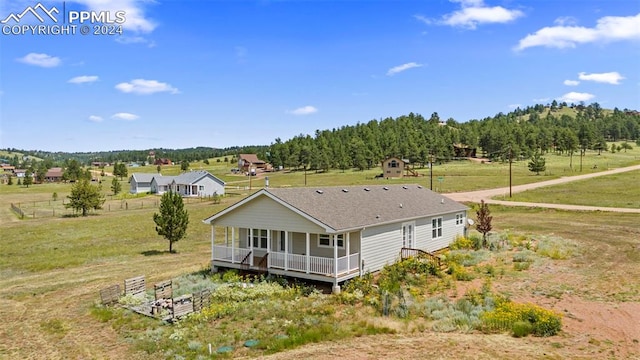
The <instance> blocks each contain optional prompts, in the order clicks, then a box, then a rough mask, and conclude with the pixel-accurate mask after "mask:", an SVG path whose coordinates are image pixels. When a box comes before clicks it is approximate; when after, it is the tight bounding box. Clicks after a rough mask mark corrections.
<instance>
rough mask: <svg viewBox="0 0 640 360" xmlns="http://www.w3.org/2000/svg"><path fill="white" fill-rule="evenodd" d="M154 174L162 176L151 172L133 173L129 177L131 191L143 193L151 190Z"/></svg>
mask: <svg viewBox="0 0 640 360" xmlns="http://www.w3.org/2000/svg"><path fill="white" fill-rule="evenodd" d="M154 176H162V175H159V174H150V173H133V174H131V176H130V177H129V192H130V193H132V194H142V193H147V192H150V191H151V180H153V178H154Z"/></svg>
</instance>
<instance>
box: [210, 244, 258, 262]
mask: <svg viewBox="0 0 640 360" xmlns="http://www.w3.org/2000/svg"><path fill="white" fill-rule="evenodd" d="M250 252H251V250H249V249H243V248H231V247H228V246H220V245H215V246H214V247H213V260H219V261H227V262H230V263H239V262H241V261H242V260H244V258H245V257H247V255H249V253H250Z"/></svg>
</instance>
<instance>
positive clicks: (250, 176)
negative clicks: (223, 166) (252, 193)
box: [249, 162, 253, 190]
mask: <svg viewBox="0 0 640 360" xmlns="http://www.w3.org/2000/svg"><path fill="white" fill-rule="evenodd" d="M251 167H253V163H251V162H250V163H249V190H251V178H252V177H253V175H252V174H251Z"/></svg>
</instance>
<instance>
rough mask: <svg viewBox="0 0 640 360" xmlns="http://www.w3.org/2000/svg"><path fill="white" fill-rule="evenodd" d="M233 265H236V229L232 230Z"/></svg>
mask: <svg viewBox="0 0 640 360" xmlns="http://www.w3.org/2000/svg"><path fill="white" fill-rule="evenodd" d="M231 263H232V264H235V263H236V228H235V227H232V228H231Z"/></svg>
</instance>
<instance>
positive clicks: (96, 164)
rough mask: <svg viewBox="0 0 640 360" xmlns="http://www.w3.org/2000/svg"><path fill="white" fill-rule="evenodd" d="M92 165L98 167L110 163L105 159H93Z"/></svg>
mask: <svg viewBox="0 0 640 360" xmlns="http://www.w3.org/2000/svg"><path fill="white" fill-rule="evenodd" d="M91 166H92V167H97V168H103V167H105V166H109V163H108V162H104V161H92V162H91Z"/></svg>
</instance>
